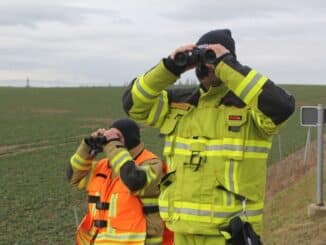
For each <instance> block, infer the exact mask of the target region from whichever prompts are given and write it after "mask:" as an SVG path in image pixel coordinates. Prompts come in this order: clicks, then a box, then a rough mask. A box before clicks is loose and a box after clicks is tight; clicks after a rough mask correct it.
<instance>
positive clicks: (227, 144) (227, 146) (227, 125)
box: [223, 108, 248, 160]
mask: <svg viewBox="0 0 326 245" xmlns="http://www.w3.org/2000/svg"><path fill="white" fill-rule="evenodd" d="M224 115H225V118H224V119H225V122H224V137H223V146H224V156H225V157H226V158H229V159H234V160H242V159H243V154H244V150H245V149H244V148H245V141H246V138H247V125H248V123H247V122H248V111H247V110H244V109H237V108H232V109H228V110H226V111H225V114H224Z"/></svg>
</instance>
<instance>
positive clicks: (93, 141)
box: [85, 136, 108, 154]
mask: <svg viewBox="0 0 326 245" xmlns="http://www.w3.org/2000/svg"><path fill="white" fill-rule="evenodd" d="M85 143H86V144H87V145H88V146H89V147H90V148H91V150H90V153H91V154H97V153H99V152H102V151H103V146H104V145H106V144H107V143H108V140H107V139H106V137H105V136H98V137H92V136H90V137H87V138H85Z"/></svg>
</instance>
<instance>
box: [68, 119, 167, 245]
mask: <svg viewBox="0 0 326 245" xmlns="http://www.w3.org/2000/svg"><path fill="white" fill-rule="evenodd" d="M102 151H104V153H105V154H106V158H103V159H101V160H100V161H96V160H95V156H96V154H97V153H99V152H102ZM68 177H69V179H70V182H71V184H72V185H73V186H75V187H77V188H78V189H86V190H87V192H88V212H87V214H86V215H85V217H84V219H83V220H82V222H81V224H80V225H79V228H78V230H77V235H76V239H77V244H83V245H84V244H130V245H131V244H132V245H141V244H161V242H162V233H163V227H164V225H163V222H162V220H161V218H160V216H159V213H158V203H157V197H158V194H159V188H158V183H159V182H160V180H161V177H162V162H161V161H160V159H159V158H158V157H157V156H156V155H154V154H153V153H151V152H150V151H148V150H146V149H145V148H144V144H143V143H142V142H141V139H140V132H139V127H138V125H137V124H136V123H135V122H134V121H132V120H130V119H121V120H117V121H115V122H114V123H113V124H112V125H111V127H110V129H108V130H106V129H99V130H97V131H96V132H94V133H93V134H92V136H91V137H88V138H85V139H84V140H82V142H81V144H80V146H79V148H78V149H77V151H76V153H75V154H74V155H73V156H72V157H71V161H70V167H69V169H68Z"/></svg>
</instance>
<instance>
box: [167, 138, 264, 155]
mask: <svg viewBox="0 0 326 245" xmlns="http://www.w3.org/2000/svg"><path fill="white" fill-rule="evenodd" d="M171 146H172V143H171V142H170V141H166V142H165V147H171ZM175 148H177V149H182V150H190V145H189V144H184V143H176V144H175ZM223 150H229V151H243V150H244V151H245V152H257V153H268V152H269V147H259V146H246V147H245V148H244V147H243V146H242V145H230V144H225V145H209V146H205V151H223Z"/></svg>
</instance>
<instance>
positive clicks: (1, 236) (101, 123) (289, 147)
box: [0, 86, 326, 244]
mask: <svg viewBox="0 0 326 245" xmlns="http://www.w3.org/2000/svg"><path fill="white" fill-rule="evenodd" d="M286 89H288V90H289V91H291V93H293V94H294V95H295V97H296V99H297V110H296V112H295V115H294V116H293V117H292V118H291V119H290V120H289V122H288V124H287V125H286V126H285V127H284V128H283V129H282V131H281V143H282V154H283V156H285V155H288V154H290V153H292V152H294V151H296V150H297V149H299V148H301V147H302V146H303V145H304V144H305V137H306V129H305V128H302V127H301V126H300V125H299V111H298V109H299V106H300V105H316V104H317V103H323V104H326V97H325V96H326V86H286ZM122 91H123V88H29V89H26V88H0V115H1V116H0V186H1V189H0V196H1V198H2V200H1V202H0V244H73V243H74V230H75V227H76V224H75V216H74V211H75V210H77V214H78V216H79V218H81V215H82V213H83V210H84V209H85V205H86V203H85V200H86V199H85V195H84V193H83V192H78V191H75V190H73V189H72V188H71V186H70V185H69V184H68V183H67V181H66V178H65V175H66V173H65V171H66V167H67V164H68V161H69V158H70V156H71V154H73V152H74V151H75V149H76V147H77V146H78V143H79V141H80V139H81V138H83V136H85V135H89V133H90V132H92V131H93V130H95V129H97V128H99V127H105V126H107V125H108V124H109V123H110V122H111V121H112V120H115V119H117V118H121V117H125V116H126V115H125V114H124V112H123V111H122V105H121V94H122ZM313 131H315V130H313ZM142 135H143V139H144V141H145V143H146V145H147V146H148V148H149V149H150V150H152V151H154V152H155V153H157V154H160V153H161V150H162V144H163V140H162V138H159V137H158V130H156V129H151V128H147V127H142ZM314 137H315V134H314ZM277 143H278V141H277V137H276V138H275V144H274V147H273V149H272V152H271V158H270V164H271V163H274V162H276V161H278V160H279V153H278V144H277ZM8 147H11V148H8ZM311 178H312V177H311ZM300 191H301V190H300V189H294V190H293V192H294V193H295V194H296V195H297V196H295V195H294V194H293V195H294V196H293V200H292V201H291V202H293V205H294V206H292V207H291V208H289V209H288V210H285V211H284V213H278V212H281V211H282V208H283V206H284V205H283V206H282V202H285V201H286V197H284V198H283V199H282V198H281V197H280V199H275V200H274V204H271V205H272V206H268V205H267V206H268V209H267V211H266V212H267V213H266V214H267V217H266V222H267V223H268V225H267V226H266V229H268V230H271V231H272V232H275V233H271V234H276V235H278V234H281V233H280V230H279V229H278V228H277V227H279V226H280V225H284V227H285V228H286V227H287V226H288V225H289V226H290V227H291V224H294V223H295V222H297V221H298V220H299V219H300V216H298V217H296V216H295V215H294V214H292V213H293V212H291V210H293V209H298V210H299V211H300V212H301V211H302V212H304V211H303V209H304V208H305V207H306V202H310V201H311V199H308V198H309V196H308V194H306V193H305V194H304V195H299V193H300ZM310 191H311V190H310ZM312 192H313V191H312ZM277 200H279V204H278V202H277ZM299 200H300V205H301V206H295V205H299V204H295V203H296V202H298V201H299ZM273 205H274V206H273ZM300 208H301V209H300ZM268 214H269V215H270V217H268ZM285 214H288V215H289V216H286V219H288V221H289V222H288V223H287V222H284V221H283V220H282V218H283V217H284V215H285ZM291 214H292V215H291ZM275 217H278V218H275ZM292 219H293V221H292ZM299 228H300V227H299ZM299 228H298V229H299ZM266 238H268V239H269V240H271V241H274V240H275V239H276V238H275V239H274V240H272V238H271V237H269V236H268V235H266ZM281 238H282V236H280V239H281ZM275 241H276V240H275ZM271 244H274V243H271Z"/></svg>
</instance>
